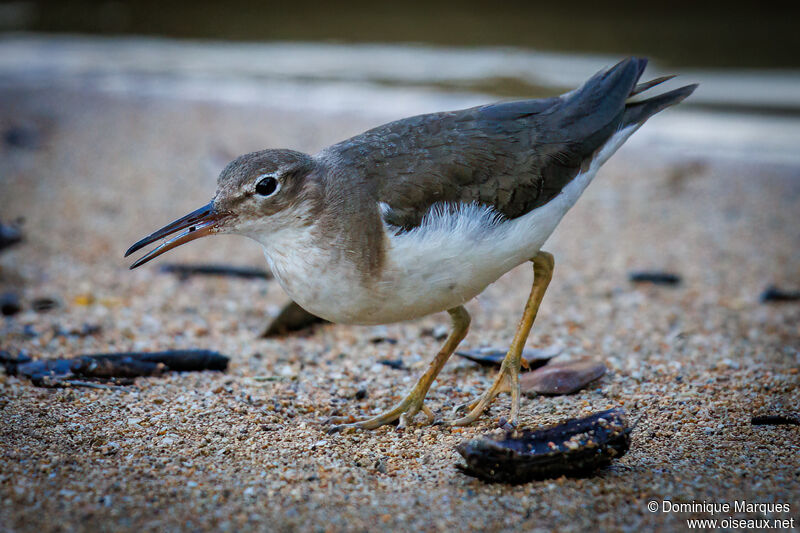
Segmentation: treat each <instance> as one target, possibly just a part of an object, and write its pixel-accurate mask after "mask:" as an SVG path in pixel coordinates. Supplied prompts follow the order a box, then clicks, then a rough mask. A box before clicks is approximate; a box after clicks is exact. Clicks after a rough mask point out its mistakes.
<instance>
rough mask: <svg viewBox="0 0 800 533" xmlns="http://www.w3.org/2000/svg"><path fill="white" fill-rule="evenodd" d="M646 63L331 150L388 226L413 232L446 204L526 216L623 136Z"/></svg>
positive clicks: (390, 127)
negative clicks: (381, 207)
mask: <svg viewBox="0 0 800 533" xmlns="http://www.w3.org/2000/svg"><path fill="white" fill-rule="evenodd" d="M645 65H646V60H644V59H636V58H630V59H627V60H625V61H623V62H621V63H619V64H618V65H616V66H614V67H612V68H611V69H608V70H607V71H603V72H600V73H598V74H596V75H595V76H594V77H592V78H591V79H590V80H588V81H587V82H586V83H585V84H584V85H583V87H581V88H580V89H578V90H576V91H573V92H571V93H567V94H565V95H563V96H561V97H557V98H546V99H538V100H525V101H519V102H508V103H500V104H493V105H487V106H481V107H476V108H471V109H466V110H462V111H453V112H445V113H434V114H429V115H420V116H416V117H411V118H407V119H403V120H399V121H396V122H391V123H389V124H385V125H383V126H379V127H377V128H375V129H372V130H369V131H367V132H365V133H363V134H361V135H358V136H356V137H353V138H352V139H348V140H347V141H344V142H342V143H339V144H337V145H334V146H332V147H331V148H329V151H330V153H331V155H334V156H335V157H333V158H332V159H334V160H336V161H337V164H338V165H341V166H346V168H347V171H346V172H347V175H348V176H349V177H350V179H358V180H362V184H361V185H362V187H364V188H365V189H367V190H369V191H370V193H371V195H372V196H373V198H374V199H375V200H376V201H378V202H383V203H385V204H387V205H388V206H389V210H388V212H386V213H385V214H384V219H385V220H386V221H387V222H388V223H390V224H392V225H394V226H397V227H400V228H403V229H410V228H413V227H416V226H417V225H419V224H420V222H421V220H422V217H423V216H424V214H425V213H426V212H427V211H428V210H429V208H430V207H431V205H433V204H435V203H440V202H444V203H464V202H477V203H479V204H483V205H487V206H490V207H493V208H494V209H495V210H496V211H497V212H498V213H500V214H502V215H503V216H505V217H507V218H515V217H519V216H522V215H524V214H526V213H528V212H530V211H531V210H532V209H535V208H536V207H539V206H541V205H543V204H545V203H547V202H548V201H550V200H551V199H552V198H553V197H555V196H556V195H557V194H558V193H559V192H560V191H561V189H562V188H563V187H564V186H565V185H566V184H567V183H569V181H570V180H572V179H573V178H574V177H575V176H576V175H577V174H578V173H579V172H580V169H581V167H582V166H583V165H584V164H585V163H587V162H588V161H590V160H591V158H592V157H593V155H594V154H595V153H596V151H597V150H598V149H599V148H601V147H602V146H603V145H604V144H605V142H606V141H607V140H608V138H609V137H610V136H611V135H613V134H614V132H615V131H617V129H618V128H619V127H620V126H621V123H622V120H623V115H624V111H625V100H626V98H627V97H628V96H629V95H630V93H631V92H632V91H633V90H634V86H635V83H636V81H637V80H638V78H639V76H640V75H641V73H642V71H643V70H644V67H645ZM354 176H355V177H354Z"/></svg>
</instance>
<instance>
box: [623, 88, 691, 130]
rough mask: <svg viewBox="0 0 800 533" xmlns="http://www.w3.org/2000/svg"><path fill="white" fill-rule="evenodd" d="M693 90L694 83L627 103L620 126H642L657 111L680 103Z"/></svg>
mask: <svg viewBox="0 0 800 533" xmlns="http://www.w3.org/2000/svg"><path fill="white" fill-rule="evenodd" d="M653 81H656V80H653ZM695 89H697V84H696V83H694V84H692V85H686V86H684V87H680V88H679V89H674V90H672V91H668V92H665V93H663V94H659V95H658V96H654V97H652V98H648V99H647V100H642V101H640V102H630V103H627V104H626V105H625V112H624V114H623V115H622V124H623V126H629V125H632V124H643V123H644V122H645V121H646V120H647V119H649V118H650V117H652V116H653V115H655V114H656V113H658V112H659V111H662V110H664V109H666V108H668V107H670V106H673V105H675V104H677V103H680V102H682V101H683V100H684V99H685V98H686V97H688V96H689V95H690V94H692V93H693V92H694V90H695ZM640 92H641V91H640Z"/></svg>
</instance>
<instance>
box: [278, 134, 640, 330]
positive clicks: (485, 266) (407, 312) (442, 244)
mask: <svg viewBox="0 0 800 533" xmlns="http://www.w3.org/2000/svg"><path fill="white" fill-rule="evenodd" d="M634 131H635V127H629V128H626V129H624V130H621V131H620V132H618V133H617V134H616V135H615V136H614V137H612V138H611V140H610V141H609V143H607V144H606V146H605V147H604V148H603V150H602V151H601V152H600V153H599V154H598V156H597V157H596V158H595V160H594V161H593V163H592V164H591V165H590V167H589V168H588V169H587V170H586V171H585V172H582V173H580V174H579V175H578V176H576V177H575V178H574V179H573V180H572V181H571V182H570V183H569V184H568V185H567V186H566V187H564V189H563V190H562V191H561V193H560V194H559V195H558V196H556V197H555V198H554V199H552V200H551V201H550V202H548V203H547V204H545V205H543V206H541V207H539V208H537V209H534V210H533V211H531V212H530V213H528V214H526V215H524V216H522V217H518V218H515V219H513V220H506V219H502V218H501V217H499V216H498V215H497V214H496V213H495V212H494V211H493V210H491V209H490V208H487V207H485V206H480V205H470V204H468V205H462V206H461V207H460V208H459V209H457V210H455V211H453V210H443V209H437V208H435V207H434V208H433V209H432V210H431V212H429V213H428V214H427V215H426V217H425V219H424V220H423V223H422V224H421V225H420V226H419V227H417V228H414V229H413V230H411V231H408V232H404V233H397V232H396V231H395V229H394V228H391V227H388V226H387V227H385V228H384V229H385V231H386V235H387V254H386V260H385V265H384V268H383V270H382V274H381V277H380V278H379V279H378V280H373V282H372V283H370V284H368V285H365V284H364V282H363V280H362V278H361V276H360V274H359V273H358V271H357V269H356V268H355V267H354V266H353V265H352V264H351V263H349V262H348V261H346V260H342V259H341V257H342V255H341V254H337V257H338V258H339V259H333V257H334V256H333V254H326V253H325V252H323V251H322V250H320V249H319V248H316V247H313V246H311V239H310V236H308V238H307V239H306V238H300V239H297V238H296V235H295V236H294V238H293V239H292V240H291V242H288V241H287V242H286V243H284V246H281V243H274V242H273V243H271V244H270V246H268V247H267V246H265V251H266V256H267V260H268V262H269V263H270V267H271V268H272V270H273V272H274V273H275V276H276V277H277V279H278V280H279V281H280V283H281V284H282V286H283V287H284V289H285V290H286V291H287V292H288V293H289V295H290V296H291V297H292V298H293V299H294V300H295V301H296V302H297V303H298V304H300V305H301V306H302V307H304V308H305V309H307V310H308V311H310V312H312V313H314V314H316V315H318V316H321V317H323V318H326V319H328V320H331V321H333V322H339V323H353V324H384V323H390V322H397V321H401V320H408V319H412V318H418V317H421V316H425V315H428V314H431V313H435V312H438V311H444V310H446V309H449V308H452V307H455V306H458V305H461V304H463V303H465V302H467V301H469V300H471V299H472V298H474V297H475V296H477V295H478V294H480V293H481V292H482V291H483V290H484V289H485V288H486V287H487V286H488V285H489V284H491V283H494V282H495V281H497V279H499V278H500V276H502V275H503V274H505V273H506V272H508V271H509V270H511V269H513V268H514V267H516V266H518V265H520V264H522V263H524V262H525V261H528V260H529V259H531V258H532V257H533V256H534V255H536V253H537V252H538V251H539V249H540V248H541V247H542V245H543V244H544V243H545V241H546V240H547V238H548V237H549V236H550V234H552V233H553V231H554V230H555V228H556V226H557V225H558V223H559V222H560V221H561V218H562V217H563V216H564V214H565V213H566V212H567V210H569V208H570V207H572V206H573V205H574V204H575V201H576V200H577V199H578V197H579V196H580V195H581V193H582V192H583V191H584V189H585V188H586V186H587V185H588V184H589V183H590V182H591V180H592V178H594V176H595V174H596V173H597V170H598V168H599V167H600V166H601V165H602V164H603V163H604V162H605V161H606V160H607V159H608V157H610V156H611V155H612V154H613V153H614V152H615V151H616V149H617V148H618V147H619V146H620V145H622V143H623V142H624V141H625V140H626V139H627V138H628V137H629V136H630V135H631V134H632V133H633V132H634Z"/></svg>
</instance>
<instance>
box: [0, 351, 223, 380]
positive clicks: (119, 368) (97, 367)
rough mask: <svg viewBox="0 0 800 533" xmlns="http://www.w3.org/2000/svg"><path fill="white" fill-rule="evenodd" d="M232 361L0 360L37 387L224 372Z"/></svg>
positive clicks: (183, 354) (153, 356)
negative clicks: (84, 380) (170, 373)
mask: <svg viewBox="0 0 800 533" xmlns="http://www.w3.org/2000/svg"><path fill="white" fill-rule="evenodd" d="M228 361H229V358H228V357H227V356H225V355H222V354H220V353H217V352H212V351H208V350H170V351H165V352H122V353H111V354H91V355H80V356H78V357H75V358H72V359H39V360H35V361H34V360H31V359H30V358H27V357H26V358H24V359H23V358H16V359H14V358H11V357H9V356H3V357H0V364H2V365H3V366H5V368H6V372H8V373H9V374H16V375H19V376H23V377H26V378H28V379H30V380H31V382H33V384H34V385H37V386H58V385H59V383H64V384H67V383H69V381H70V380H71V379H74V378H89V379H96V380H101V381H109V380H114V379H117V378H134V377H138V376H157V375H160V374H162V373H163V372H165V371H168V370H173V371H177V372H190V371H202V370H219V371H224V370H225V369H227V367H228Z"/></svg>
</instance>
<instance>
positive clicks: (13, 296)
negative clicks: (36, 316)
mask: <svg viewBox="0 0 800 533" xmlns="http://www.w3.org/2000/svg"><path fill="white" fill-rule="evenodd" d="M20 311H22V305H21V304H20V302H19V296H18V295H17V293H15V292H6V293H3V294H2V295H0V313H2V315H3V316H12V315H16V314H17V313H19V312H20Z"/></svg>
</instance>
